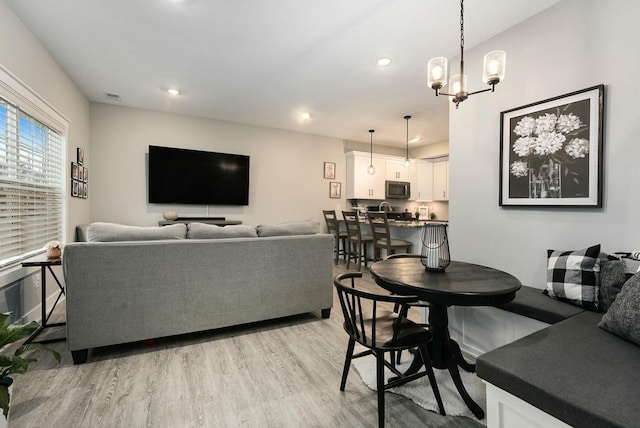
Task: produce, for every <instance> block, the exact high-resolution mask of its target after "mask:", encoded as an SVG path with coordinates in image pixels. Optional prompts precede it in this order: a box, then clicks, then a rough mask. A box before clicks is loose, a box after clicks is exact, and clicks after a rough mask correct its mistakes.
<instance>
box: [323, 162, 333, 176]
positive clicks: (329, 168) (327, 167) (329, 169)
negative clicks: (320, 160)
mask: <svg viewBox="0 0 640 428" xmlns="http://www.w3.org/2000/svg"><path fill="white" fill-rule="evenodd" d="M324 178H329V179H331V180H335V179H336V163H335V162H325V163H324Z"/></svg>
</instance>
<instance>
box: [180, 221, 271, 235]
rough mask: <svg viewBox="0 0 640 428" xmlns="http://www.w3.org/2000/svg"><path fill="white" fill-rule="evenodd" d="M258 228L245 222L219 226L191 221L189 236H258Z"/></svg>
mask: <svg viewBox="0 0 640 428" xmlns="http://www.w3.org/2000/svg"><path fill="white" fill-rule="evenodd" d="M257 237H258V234H257V233H256V228H255V227H253V226H247V225H243V224H238V225H231V226H224V227H221V226H218V225H215V224H205V223H189V230H188V231H187V238H189V239H220V238H257Z"/></svg>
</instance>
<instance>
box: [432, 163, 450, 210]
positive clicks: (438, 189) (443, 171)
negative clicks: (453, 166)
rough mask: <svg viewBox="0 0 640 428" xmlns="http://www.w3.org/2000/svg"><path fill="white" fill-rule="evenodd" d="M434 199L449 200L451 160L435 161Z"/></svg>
mask: <svg viewBox="0 0 640 428" xmlns="http://www.w3.org/2000/svg"><path fill="white" fill-rule="evenodd" d="M433 200H434V201H448V200H449V160H448V159H446V160H440V161H436V162H433Z"/></svg>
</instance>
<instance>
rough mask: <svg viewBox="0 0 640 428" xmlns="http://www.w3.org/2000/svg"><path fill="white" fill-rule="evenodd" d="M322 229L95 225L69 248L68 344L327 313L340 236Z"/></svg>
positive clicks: (76, 352) (82, 355)
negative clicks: (336, 240)
mask: <svg viewBox="0 0 640 428" xmlns="http://www.w3.org/2000/svg"><path fill="white" fill-rule="evenodd" d="M318 230H319V224H318V223H317V222H315V223H314V222H297V223H289V224H283V225H273V226H269V225H265V226H258V227H257V228H256V227H251V226H227V227H225V228H222V227H218V226H212V225H205V224H194V223H192V224H190V225H188V227H187V226H186V225H183V224H176V225H172V226H165V227H162V228H159V227H153V228H151V227H149V228H147V227H134V226H122V225H114V224H109V223H94V224H91V225H89V226H88V227H87V228H86V230H85V229H84V228H80V229H79V231H78V233H77V234H78V236H79V238H80V239H81V240H82V239H83V238H84V239H86V241H87V242H75V243H72V244H68V245H67V246H66V247H65V250H64V254H63V259H62V265H63V272H64V278H65V288H66V299H67V343H68V348H69V350H70V351H71V352H72V356H73V361H74V363H76V364H78V363H82V362H84V361H86V359H87V355H88V350H89V349H90V348H96V347H101V346H107V345H115V344H121V343H128V342H134V341H141V340H145V339H152V338H159V337H166V336H173V335H179V334H185V333H191V332H198V331H204V330H210V329H216V328H221V327H228V326H234V325H239V324H244V323H251V322H256V321H263V320H268V319H273V318H278V317H284V316H289V315H296V314H301V313H305V312H312V311H318V310H319V311H321V312H322V316H323V317H325V318H327V317H329V313H330V309H331V307H332V302H333V294H332V293H333V289H332V282H331V279H332V272H333V271H332V269H333V237H332V236H331V235H328V234H321V233H317V232H318Z"/></svg>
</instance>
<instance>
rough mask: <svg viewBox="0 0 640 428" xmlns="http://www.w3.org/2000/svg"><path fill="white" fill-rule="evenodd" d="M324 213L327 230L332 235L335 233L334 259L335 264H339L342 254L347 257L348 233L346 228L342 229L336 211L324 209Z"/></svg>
mask: <svg viewBox="0 0 640 428" xmlns="http://www.w3.org/2000/svg"><path fill="white" fill-rule="evenodd" d="M322 214H323V215H324V221H325V223H327V230H328V231H329V233H330V234H331V235H333V239H334V242H335V248H334V254H335V259H334V261H333V264H338V258H339V257H340V256H342V257H343V258H344V259H346V258H347V236H348V235H347V232H346V231H345V230H340V221H338V217H337V216H336V212H335V211H334V210H323V211H322ZM340 244H342V249H340Z"/></svg>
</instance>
